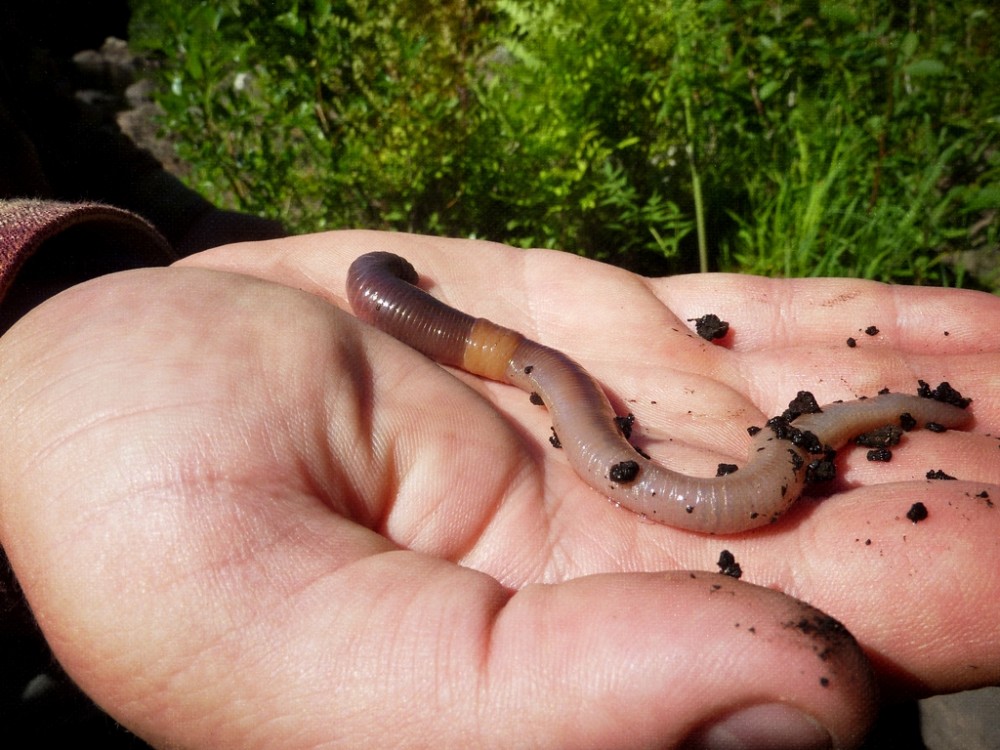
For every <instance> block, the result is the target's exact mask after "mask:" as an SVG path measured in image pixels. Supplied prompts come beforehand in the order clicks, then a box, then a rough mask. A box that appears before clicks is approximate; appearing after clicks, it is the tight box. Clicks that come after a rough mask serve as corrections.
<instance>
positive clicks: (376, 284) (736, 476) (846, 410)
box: [347, 252, 970, 534]
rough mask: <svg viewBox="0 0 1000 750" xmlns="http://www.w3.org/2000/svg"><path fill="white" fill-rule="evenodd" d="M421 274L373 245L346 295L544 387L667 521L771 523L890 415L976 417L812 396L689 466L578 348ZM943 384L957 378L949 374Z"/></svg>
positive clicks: (593, 467)
mask: <svg viewBox="0 0 1000 750" xmlns="http://www.w3.org/2000/svg"><path fill="white" fill-rule="evenodd" d="M417 281H418V276H417V272H416V270H415V269H414V268H413V266H412V265H410V263H409V262H408V261H406V260H405V259H403V258H401V257H399V256H398V255H394V254H392V253H387V252H373V253H368V254H366V255H362V256H360V257H359V258H357V259H356V260H355V261H354V262H353V263H352V264H351V267H350V270H349V271H348V274H347V295H348V299H349V300H350V303H351V307H352V308H353V310H354V312H355V314H356V315H357V316H358V317H359V318H360V319H361V320H364V321H366V322H368V323H370V324H372V325H374V326H376V327H377V328H380V329H382V330H383V331H385V332H387V333H389V334H391V335H392V336H394V337H395V338H397V339H399V340H400V341H402V342H404V343H405V344H408V345H409V346H411V347H413V348H414V349H416V350H418V351H420V352H422V353H423V354H425V355H427V356H428V357H430V358H432V359H434V360H436V361H438V362H440V363H442V364H445V365H451V366H454V367H459V368H461V369H463V370H466V371H468V372H470V373H473V374H475V375H479V376H481V377H485V378H489V379H491V380H496V381H499V382H502V383H509V384H511V385H515V386H517V387H519V388H522V389H523V390H525V391H527V392H528V393H531V394H533V395H534V394H537V396H538V397H540V398H541V401H542V402H543V403H544V404H545V406H546V407H547V409H548V410H549V413H550V415H551V417H552V423H553V429H554V431H555V434H556V435H557V436H558V440H559V442H560V443H561V445H562V447H563V448H564V449H565V454H566V457H567V459H568V461H569V463H570V465H571V466H572V467H573V469H574V470H575V471H576V473H577V474H578V475H579V476H580V477H581V478H582V479H583V480H584V481H585V482H587V483H588V484H589V485H590V486H591V487H593V488H594V489H596V490H597V491H598V492H600V493H602V494H604V495H605V496H607V497H608V498H610V499H611V500H613V501H614V502H616V503H618V504H619V505H621V506H623V507H625V508H627V509H629V510H631V511H634V512H635V513H638V514H640V515H643V516H646V517H647V518H649V519H652V520H653V521H657V522H660V523H663V524H667V525H669V526H674V527H677V528H682V529H688V530H691V531H698V532H704V533H713V534H731V533H736V532H740V531H746V530H749V529H752V528H756V527H759V526H763V525H765V524H769V523H772V522H774V521H775V520H776V519H777V518H778V517H780V516H781V514H782V513H784V512H785V511H786V510H787V509H788V507H789V506H790V505H791V504H792V503H794V502H795V500H796V499H797V498H798V497H799V495H800V493H801V492H802V489H803V486H804V484H805V482H806V480H807V475H808V474H810V469H811V468H812V469H815V468H816V467H817V466H820V465H821V464H822V462H823V461H824V460H826V461H829V459H830V458H831V457H832V454H833V450H835V449H836V448H839V447H840V446H842V445H843V444H844V443H845V442H846V441H847V440H849V439H850V438H852V437H854V436H856V435H858V434H860V433H864V432H868V431H871V430H873V429H875V428H878V427H882V426H885V425H888V424H895V425H902V426H903V427H904V428H905V429H910V428H912V427H916V426H921V425H926V424H928V423H930V424H931V426H932V427H936V428H937V427H944V428H959V427H963V426H964V425H966V424H967V423H968V422H969V420H970V416H969V414H968V413H967V412H966V411H964V408H961V407H964V406H965V405H966V404H967V403H968V400H967V399H964V400H961V407H960V406H954V405H951V404H948V403H943V402H942V401H939V400H935V399H933V398H926V397H919V396H908V395H903V394H898V393H883V394H880V395H878V396H875V397H872V398H867V399H861V400H858V401H850V402H841V403H835V404H831V405H829V406H825V407H823V408H822V409H821V410H820V409H819V408H818V407H815V406H814V408H812V409H801V410H802V411H806V412H812V413H803V414H800V415H797V414H794V413H792V414H790V415H789V416H788V417H784V418H777V419H773V420H770V421H769V422H768V426H767V427H764V428H762V429H760V430H757V431H754V430H753V429H751V430H750V432H751V433H752V434H753V433H754V432H756V434H753V436H752V437H751V446H750V451H749V456H750V458H749V459H748V461H747V463H746V465H745V466H744V467H743V468H742V469H739V470H738V471H735V472H733V473H729V474H725V475H723V476H717V477H692V476H687V475H685V474H681V473H678V472H675V471H671V470H670V469H667V468H665V467H663V466H661V465H659V464H657V463H655V462H653V461H651V460H649V459H647V458H645V457H644V456H643V455H641V454H640V453H638V452H637V451H636V449H635V448H634V447H633V446H632V445H631V444H630V443H629V442H628V440H627V439H626V437H625V435H623V433H622V429H621V426H620V421H618V420H617V419H616V414H615V412H614V410H613V408H612V407H611V404H610V402H609V401H608V399H607V397H606V396H605V394H604V391H603V389H602V388H601V386H600V385H599V384H598V382H597V381H596V380H595V379H594V378H593V377H591V376H590V375H589V374H588V373H587V372H586V370H584V369H583V368H582V367H581V366H580V365H578V364H577V363H576V362H574V361H573V360H572V359H570V358H569V357H567V356H566V355H565V354H563V353H561V352H558V351H556V350H555V349H551V348H549V347H547V346H544V345H542V344H539V343H536V342H534V341H531V340H530V339H527V338H525V337H524V336H522V335H521V334H519V333H517V332H516V331H512V330H510V329H508V328H504V327H503V326H499V325H497V324H495V323H491V322H490V321H488V320H485V319H483V318H475V317H473V316H471V315H467V314H466V313H463V312H461V311H459V310H456V309H454V308H452V307H450V306H448V305H446V304H444V303H443V302H441V301H439V300H437V299H435V298H434V297H432V296H431V295H430V294H428V293H427V292H425V291H423V290H422V289H420V288H419V287H417V286H416V284H417ZM922 387H923V386H922ZM941 388H942V389H944V388H948V390H949V391H950V390H951V389H950V387H949V386H946V384H942V386H941ZM952 393H953V394H954V395H955V396H956V397H957V396H958V394H957V392H954V391H952ZM800 395H803V394H800ZM804 395H808V394H804ZM809 399H811V396H809ZM812 403H813V405H815V401H813V402H812ZM793 406H794V402H793ZM828 465H829V464H828Z"/></svg>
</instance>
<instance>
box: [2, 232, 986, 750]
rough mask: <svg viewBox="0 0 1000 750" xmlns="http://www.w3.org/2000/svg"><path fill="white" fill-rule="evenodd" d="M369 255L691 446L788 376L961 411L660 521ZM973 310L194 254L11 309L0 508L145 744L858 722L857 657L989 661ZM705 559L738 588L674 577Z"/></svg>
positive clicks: (438, 265)
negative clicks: (432, 358) (620, 498)
mask: <svg viewBox="0 0 1000 750" xmlns="http://www.w3.org/2000/svg"><path fill="white" fill-rule="evenodd" d="M375 249H383V250H390V251H393V252H397V253H399V254H400V255H403V256H404V257H406V258H408V259H409V260H410V261H411V262H412V263H413V264H414V265H415V266H416V267H417V270H418V271H419V272H420V273H421V274H422V276H423V277H424V279H425V280H426V281H427V286H428V287H429V288H430V290H431V291H432V292H433V293H434V294H436V295H437V296H439V297H441V298H442V299H444V300H445V301H447V302H448V303H449V304H452V305H454V306H456V307H458V308H460V309H463V310H465V311H466V312H469V313H471V314H473V315H477V316H480V317H486V318H489V319H491V320H494V321H495V322H498V323H501V324H503V325H505V326H508V327H510V328H514V329H516V330H519V331H521V332H523V333H524V334H526V335H528V336H529V337H531V338H534V339H536V340H538V341H541V342H542V343H545V344H547V345H550V346H552V347H554V348H557V349H560V350H562V351H564V352H566V353H567V354H569V355H570V356H572V357H573V358H574V359H576V360H577V361H579V362H580V363H581V364H583V365H584V366H585V367H586V368H587V369H588V370H589V371H590V372H591V373H592V374H593V375H594V376H595V377H596V378H597V379H598V380H599V381H600V382H601V383H602V384H603V385H604V386H605V387H606V389H607V390H608V392H609V395H610V396H611V397H612V401H613V403H615V405H616V407H617V408H618V409H619V411H620V412H622V413H624V412H632V413H634V414H635V415H636V417H637V424H638V425H639V430H638V431H637V434H636V436H635V442H637V443H638V444H640V445H641V446H642V447H643V449H644V450H646V451H647V452H648V453H650V454H652V455H653V456H654V457H655V458H657V459H659V460H662V461H664V462H665V463H667V464H668V465H669V466H671V468H675V469H678V470H682V471H685V472H688V473H694V474H703V475H710V474H712V473H714V467H715V466H716V465H717V464H718V463H719V462H720V461H725V462H732V463H742V462H743V461H744V460H745V457H746V448H747V443H748V437H747V434H746V428H747V426H749V425H754V424H756V425H760V424H762V423H763V422H764V420H765V419H766V418H767V417H768V416H771V415H773V414H776V413H780V412H781V411H782V410H783V409H784V407H785V406H786V405H787V402H788V401H789V400H790V399H791V398H793V397H794V396H795V394H796V392H797V391H799V390H810V391H812V392H813V393H814V394H815V395H816V397H817V399H818V400H819V402H820V403H821V404H822V403H826V402H829V401H833V400H836V399H851V398H856V397H858V396H864V395H874V394H875V393H876V392H877V391H878V390H880V389H882V388H885V387H888V388H890V389H892V390H899V391H912V390H913V389H914V388H915V387H916V383H917V379H918V378H919V379H923V380H925V381H927V382H930V383H932V384H936V383H937V382H939V381H945V380H946V381H949V382H951V384H952V385H953V386H955V387H956V388H959V389H960V390H961V391H962V392H963V393H965V395H968V396H971V397H972V398H973V399H975V400H974V403H973V406H972V409H973V413H974V416H975V423H974V425H973V427H972V429H971V431H970V432H968V433H964V432H963V433H960V432H949V433H946V434H932V433H927V432H919V433H911V434H909V435H907V436H906V437H905V438H904V444H903V445H901V446H900V447H899V450H898V451H896V455H895V456H894V458H893V461H892V462H891V463H888V464H883V463H878V464H873V463H870V462H867V461H866V460H865V458H864V455H863V452H859V451H849V452H846V453H845V454H844V455H843V456H842V457H841V458H840V460H839V476H838V479H837V480H836V481H835V482H834V483H833V484H832V485H830V486H828V487H824V488H823V490H822V495H821V496H817V497H807V498H805V499H803V500H802V501H800V502H799V504H798V505H797V506H796V508H794V509H793V510H792V511H791V512H790V513H789V514H787V515H786V516H785V517H784V518H783V519H782V520H781V521H780V522H779V523H778V524H775V525H774V526H771V527H768V528H767V529H765V530H763V531H757V532H753V533H749V534H745V535H741V536H731V537H712V536H706V535H699V534H692V533H689V532H683V531H677V530H674V529H671V528H668V527H665V526H661V525H658V524H654V523H650V522H648V521H646V520H644V519H642V518H640V517H638V516H635V515H634V514H631V513H629V512H627V511H624V510H622V509H620V508H617V507H615V506H614V505H612V504H611V503H609V502H608V501H607V500H605V499H604V498H602V497H601V496H600V495H598V494H597V493H595V492H594V491H593V490H592V489H590V488H589V487H588V486H587V485H585V484H584V483H583V482H582V481H581V480H580V479H579V478H577V477H576V475H575V474H574V473H573V472H572V470H571V469H569V467H568V465H567V464H566V462H565V459H564V457H563V456H562V455H561V454H560V452H559V451H558V450H556V449H554V448H553V447H552V446H551V445H550V444H549V442H548V436H549V434H550V432H549V425H550V421H549V419H548V415H547V413H546V412H545V410H544V409H542V408H540V407H538V406H535V405H533V404H532V403H530V401H529V399H528V397H527V395H526V394H525V393H523V392H521V391H518V390H516V389H513V388H511V387H509V386H504V385H501V384H497V383H489V382H485V381H482V380H480V379H478V378H474V377H472V376H469V375H468V374H466V373H462V372H458V371H446V370H445V369H443V368H441V367H439V366H438V365H436V364H434V363H431V362H429V361H428V360H426V359H425V358H423V357H422V356H421V355H419V354H417V353H416V352H414V351H412V350H410V349H408V348H407V347H405V346H403V345H402V344H400V343H398V342H396V341H395V340H393V339H391V338H389V337H388V336H386V335H384V334H381V333H380V332H378V331H375V330H374V329H372V328H370V327H368V326H365V325H363V324H361V323H359V322H358V321H356V320H355V319H354V318H353V317H352V316H351V315H350V313H349V311H348V308H347V306H346V303H345V302H344V280H345V276H346V271H347V267H348V265H349V264H350V262H351V260H353V258H354V257H356V256H357V255H359V254H361V253H363V252H368V251H371V250H375ZM338 308H339V309H338ZM705 313H716V314H718V315H719V316H720V317H722V318H724V319H726V320H728V321H729V322H730V323H731V325H732V329H733V333H731V334H730V336H729V337H728V338H727V339H725V340H724V344H723V345H722V346H718V345H713V344H709V343H707V342H705V341H703V340H701V339H699V338H698V337H697V336H695V335H694V334H693V333H692V331H691V327H690V326H691V324H690V323H688V322H686V321H687V320H688V319H690V318H695V317H698V316H700V315H703V314H705ZM998 313H1000V301H998V300H997V299H995V298H992V297H988V296H986V295H980V294H975V293H962V292H955V291H946V290H929V289H910V288H896V287H887V286H882V285H876V284H871V283H867V282H860V281H851V280H808V281H773V280H764V279H757V278H749V277H742V276H725V275H708V276H703V277H690V276H688V277H674V278H669V279H662V280H655V281H651V280H647V279H642V278H640V277H636V276H633V275H630V274H627V273H625V272H622V271H618V270H616V269H612V268H609V267H606V266H602V265H599V264H595V263H591V262H588V261H584V260H581V259H579V258H576V257H574V256H570V255H566V254H560V253H554V252H543V251H531V252H524V251H517V250H512V249H509V248H503V247H500V246H496V245H491V244H488V243H477V242H471V241H454V240H440V239H434V238H425V237H407V236H403V235H385V234H378V233H367V232H344V233H331V234H327V235H314V236H309V237H300V238H294V239H289V240H281V241H275V242H269V243H258V244H252V245H242V246H231V247H227V248H220V249H218V250H215V251H211V252H209V253H207V254H203V255H200V256H194V257H192V258H190V259H188V260H186V261H184V262H183V263H182V264H181V265H179V266H175V267H173V268H171V269H150V270H145V271H137V272H129V273H127V274H121V275H118V276H114V277H105V278H103V279H99V280H97V281H94V282H91V283H89V284H86V285H82V286H80V287H76V288H74V289H73V290H70V291H69V292H67V293H65V294H64V295H62V296H60V297H58V298H56V299H54V300H52V301H50V302H49V303H48V304H46V305H45V306H43V307H42V308H39V309H38V310H36V311H35V312H34V313H33V314H31V315H29V316H28V317H27V318H26V319H24V320H23V321H22V322H21V323H20V324H19V325H18V326H16V327H15V328H14V329H12V330H11V332H10V333H9V334H8V335H7V336H5V337H4V339H3V341H2V343H0V355H2V356H0V382H2V383H3V384H4V388H3V393H2V395H0V425H3V426H4V427H3V429H4V432H5V436H4V440H3V444H4V445H5V446H7V447H6V451H7V454H8V456H7V460H8V463H9V466H10V467H12V470H11V471H9V472H7V473H5V474H4V475H3V477H2V478H0V500H2V502H3V515H2V517H0V518H2V527H0V531H2V533H3V542H4V545H5V547H7V548H8V553H9V556H10V558H11V561H12V564H13V565H14V567H15V571H16V572H17V574H18V576H19V579H20V580H21V582H22V584H23V586H24V588H25V590H26V593H27V595H28V597H29V601H30V602H31V604H32V606H33V608H34V610H35V612H36V615H37V616H38V618H39V621H40V623H41V625H42V627H43V630H44V631H45V633H46V635H47V637H48V638H49V640H50V643H52V645H53V648H54V649H55V651H56V653H57V655H58V656H59V657H60V659H61V660H62V661H63V663H64V664H65V666H66V668H67V670H68V671H69V672H70V674H71V675H73V676H74V677H75V679H77V680H78V681H79V682H80V684H81V685H82V686H83V687H84V689H85V690H87V691H88V692H90V693H91V694H92V695H93V696H94V697H95V698H96V699H97V700H98V701H99V702H100V703H101V704H102V705H104V706H105V707H106V708H107V709H108V710H109V711H110V712H111V713H112V714H113V715H115V716H116V718H118V719H119V720H121V721H123V722H124V723H125V724H126V725H127V726H130V727H132V728H134V729H135V730H136V731H138V732H140V733H141V734H142V735H143V736H145V737H147V738H149V739H151V740H152V741H154V742H156V741H163V742H167V741H170V742H176V743H179V744H183V745H187V746H225V745H229V746H241V747H252V746H261V747H273V746H275V745H276V744H280V745H281V746H283V747H290V746H301V747H310V746H317V745H320V744H324V743H327V744H330V745H336V744H337V743H340V744H341V745H343V746H358V745H368V746H376V745H378V744H384V742H383V741H384V740H385V738H387V737H392V738H394V741H395V742H398V743H400V744H401V745H411V746H418V745H425V744H435V745H437V746H441V747H445V746H470V745H475V746H481V747H486V746H509V745H510V744H511V738H512V737H513V738H516V740H517V741H516V742H515V743H514V744H521V745H533V746H551V747H587V746H593V747H632V746H636V747H638V746H649V745H653V744H656V745H660V746H671V745H672V744H676V743H678V742H681V741H682V740H684V739H685V738H687V737H690V736H691V734H692V733H693V732H697V731H707V732H710V731H712V730H711V729H706V727H709V726H710V725H712V724H713V722H715V721H717V720H719V719H722V718H728V719H729V721H728V723H726V724H724V725H722V726H721V727H717V729H718V731H722V732H735V733H737V734H740V733H742V734H743V736H751V735H752V733H753V732H757V731H765V732H766V731H767V728H768V727H770V728H771V731H772V732H773V731H774V729H775V727H778V728H781V730H782V732H783V736H793V735H792V733H793V732H796V731H797V732H799V733H800V734H799V735H797V736H801V737H807V736H808V733H809V732H810V731H811V730H814V729H815V728H816V727H815V726H814V724H819V725H822V726H824V727H825V728H826V730H827V731H829V732H831V733H832V734H833V736H834V737H835V738H836V739H837V741H838V742H841V743H843V744H845V745H850V744H851V743H853V742H856V741H857V740H858V739H859V737H860V736H861V735H862V734H863V732H864V731H865V729H866V727H867V723H868V721H869V720H870V717H871V712H872V710H873V706H874V704H873V702H872V690H873V685H874V681H878V682H880V683H881V684H882V685H883V687H888V688H889V689H890V690H892V691H895V692H898V693H901V694H916V693H925V692H943V691H948V690H955V689H961V688H966V687H973V686H977V685H982V684H989V683H990V682H995V681H996V680H997V679H998V678H1000V657H998V655H997V653H996V649H995V647H994V644H995V642H996V640H997V638H998V636H1000V625H997V623H996V619H997V618H996V617H995V616H993V615H995V607H996V605H995V602H996V601H997V596H998V594H1000V578H998V576H997V574H996V573H995V572H994V571H996V570H997V569H998V565H997V563H998V562H1000V533H998V532H1000V515H998V512H1000V511H998V510H997V509H995V508H994V507H993V501H994V500H996V499H997V498H998V497H1000V489H998V486H997V485H998V484H1000V462H998V461H997V459H996V457H997V448H998V444H997V440H996V439H995V438H993V437H989V435H988V433H990V432H991V431H992V432H993V433H996V431H997V430H998V429H1000V403H998V402H997V401H996V399H995V397H994V394H995V393H996V392H997V386H998V383H997V377H998V376H997V373H998V372H1000V336H998V334H997V332H996V331H995V330H992V329H990V328H989V327H988V324H987V321H989V320H996V319H997V315H998ZM83 321H85V322H83ZM873 325H874V326H876V327H877V328H878V329H879V332H878V333H877V334H875V335H872V336H869V335H867V334H865V333H861V331H863V330H864V329H865V328H867V327H869V326H873ZM984 326H985V327H986V328H987V330H986V333H985V334H984V333H983V332H982V331H983V328H984ZM848 337H854V338H856V339H858V345H857V346H856V347H854V348H849V347H848V346H847V345H846V343H845V341H846V339H847V338H848ZM929 469H943V470H944V471H945V472H947V473H948V474H949V475H952V476H956V477H958V478H959V480H958V481H927V480H926V479H925V478H924V475H925V474H926V472H927V471H928V470H929ZM917 501H919V502H922V503H923V504H924V505H925V506H926V507H927V509H928V511H929V516H928V518H927V519H926V520H925V521H923V522H922V523H920V524H918V525H914V524H913V523H912V522H910V521H909V520H907V518H906V512H907V510H908V509H909V508H910V506H911V505H912V504H913V503H914V502H917ZM723 549H728V550H730V551H732V552H733V553H734V554H735V555H736V558H737V560H738V561H739V562H740V563H741V564H742V567H743V571H744V577H743V582H737V581H734V580H731V579H728V578H723V577H721V576H718V575H715V574H711V573H705V572H701V573H695V572H689V571H708V570H712V569H713V568H714V564H715V561H716V560H717V559H718V556H719V554H720V552H721V551H722V550H723ZM744 582H747V583H744ZM749 584H756V586H754V585H749ZM793 597H794V598H793ZM803 602H804V603H806V604H808V605H812V607H816V608H818V609H819V610H822V611H823V612H825V613H826V614H827V615H830V616H832V618H836V620H839V621H840V622H841V623H843V624H844V625H846V626H847V628H848V629H849V630H850V632H851V633H853V635H854V636H855V637H856V638H857V640H858V642H859V643H860V647H861V649H862V650H863V652H864V654H865V655H866V656H867V657H868V659H869V660H870V661H871V663H872V664H874V671H870V670H869V666H868V664H867V663H866V662H865V660H864V659H863V658H862V657H861V651H859V650H858V649H857V647H856V644H855V643H854V642H853V640H852V639H851V638H850V637H849V636H848V635H847V634H846V633H845V632H844V631H843V629H841V628H840V627H839V625H837V622H836V620H833V619H831V618H830V617H826V616H825V615H824V614H822V613H821V612H819V611H817V610H815V609H811V608H810V607H808V606H806V604H803ZM873 675H874V680H873ZM792 709H796V710H797V712H801V713H802V714H804V715H806V716H808V717H811V718H810V719H808V720H805V721H799V722H798V724H796V721H797V719H796V716H797V715H798V713H796V712H793V710H792ZM165 716H169V717H170V720H169V721H168V720H166V719H165V718H164V717H165ZM178 719H183V721H179V720H178ZM782 722H784V723H782ZM707 736H711V735H703V737H707ZM279 740H280V742H279Z"/></svg>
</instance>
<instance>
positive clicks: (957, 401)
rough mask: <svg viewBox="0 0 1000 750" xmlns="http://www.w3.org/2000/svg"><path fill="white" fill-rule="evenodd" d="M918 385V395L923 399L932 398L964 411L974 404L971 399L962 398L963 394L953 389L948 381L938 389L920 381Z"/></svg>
mask: <svg viewBox="0 0 1000 750" xmlns="http://www.w3.org/2000/svg"><path fill="white" fill-rule="evenodd" d="M917 384H918V385H919V386H920V387H919V388H917V395H918V396H920V397H922V398H932V399H934V400H935V401H941V402H942V403H945V404H951V405H952V406H957V407H958V408H959V409H964V408H965V407H967V406H968V405H969V404H970V403H972V399H971V398H965V397H964V396H962V394H961V393H959V392H958V391H956V390H955V389H954V388H952V387H951V385H950V384H949V383H948V381H945V382H943V383H941V384H940V385H939V386H938V387H937V388H931V387H930V386H929V385H927V383H925V382H924V381H923V380H918V381H917Z"/></svg>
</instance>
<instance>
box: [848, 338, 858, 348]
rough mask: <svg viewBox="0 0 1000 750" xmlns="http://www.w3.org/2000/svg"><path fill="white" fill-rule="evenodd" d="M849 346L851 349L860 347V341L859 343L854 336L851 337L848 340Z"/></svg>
mask: <svg viewBox="0 0 1000 750" xmlns="http://www.w3.org/2000/svg"><path fill="white" fill-rule="evenodd" d="M847 345H848V346H849V347H850V348H851V349H853V348H854V347H856V346H857V345H858V341H857V339H855V338H854V337H853V336H851V337H849V338H848V339H847Z"/></svg>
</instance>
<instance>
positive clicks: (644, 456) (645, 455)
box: [632, 445, 652, 461]
mask: <svg viewBox="0 0 1000 750" xmlns="http://www.w3.org/2000/svg"><path fill="white" fill-rule="evenodd" d="M632 447H633V448H635V452H636V453H638V454H639V455H640V456H642V457H643V458H644V459H646V460H647V461H651V460H652V459H651V458H650V455H649V454H648V453H646V451H644V450H643V449H642V448H639V447H638V446H635V445H633V446H632Z"/></svg>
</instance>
